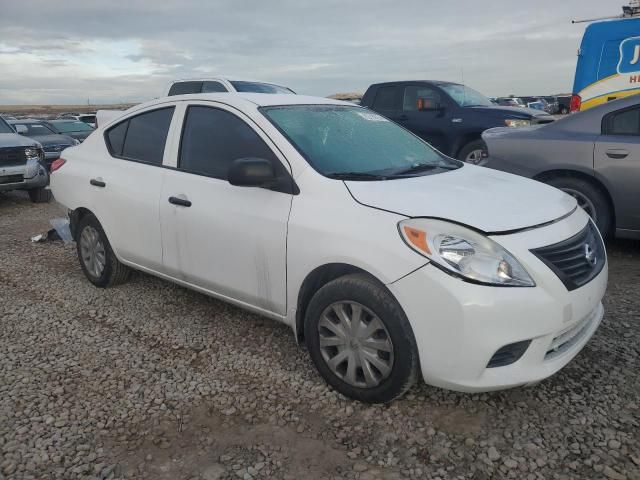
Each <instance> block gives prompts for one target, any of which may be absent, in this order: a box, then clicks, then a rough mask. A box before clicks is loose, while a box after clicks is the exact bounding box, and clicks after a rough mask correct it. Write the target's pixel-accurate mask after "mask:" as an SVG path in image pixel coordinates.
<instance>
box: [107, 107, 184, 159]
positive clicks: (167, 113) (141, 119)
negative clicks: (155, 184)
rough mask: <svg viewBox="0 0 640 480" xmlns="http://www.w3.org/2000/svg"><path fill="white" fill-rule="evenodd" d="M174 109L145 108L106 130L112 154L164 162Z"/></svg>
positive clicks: (125, 157)
mask: <svg viewBox="0 0 640 480" xmlns="http://www.w3.org/2000/svg"><path fill="white" fill-rule="evenodd" d="M173 110H174V108H173V107H169V108H161V109H159V110H153V111H151V112H145V113H142V114H140V115H136V116H135V117H131V118H129V119H127V120H125V121H124V122H121V123H119V124H118V125H116V126H115V127H112V128H110V129H109V130H107V133H106V136H107V144H108V145H107V146H108V147H109V151H110V152H111V154H112V155H114V156H116V157H121V158H124V159H127V160H136V161H139V162H145V163H151V164H154V165H162V157H163V156H164V146H165V143H166V142H167V133H168V132H169V126H170V125H171V118H172V117H173Z"/></svg>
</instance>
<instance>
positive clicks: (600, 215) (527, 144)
mask: <svg viewBox="0 0 640 480" xmlns="http://www.w3.org/2000/svg"><path fill="white" fill-rule="evenodd" d="M482 138H483V140H484V141H485V143H486V145H487V149H488V153H487V157H486V158H485V160H484V161H483V162H482V164H483V165H485V166H487V167H490V168H495V169H497V170H502V171H505V172H510V173H515V174H517V175H521V176H524V177H529V178H533V179H535V180H539V181H541V182H544V183H548V184H549V185H553V186H555V187H557V188H560V189H561V190H564V191H565V192H567V193H568V194H570V195H572V196H574V197H575V198H576V199H577V200H578V204H579V205H580V206H581V207H582V208H584V209H585V210H586V211H587V213H589V215H591V216H592V217H593V219H594V220H595V222H596V224H597V225H598V228H599V229H600V231H601V232H602V233H603V234H604V235H616V236H618V237H626V238H639V239H640V96H630V97H627V98H623V99H620V100H615V101H612V102H608V103H604V104H602V105H599V106H597V107H594V108H591V109H589V110H586V111H584V112H580V113H577V114H575V115H571V116H569V117H566V118H563V119H561V120H558V121H556V122H554V123H549V124H546V125H541V126H533V127H523V128H493V129H491V130H487V131H486V132H484V134H483V135H482Z"/></svg>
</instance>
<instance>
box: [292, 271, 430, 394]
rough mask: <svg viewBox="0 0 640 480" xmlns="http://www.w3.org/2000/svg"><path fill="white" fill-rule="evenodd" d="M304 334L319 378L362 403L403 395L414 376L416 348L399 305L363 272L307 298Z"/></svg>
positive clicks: (327, 286)
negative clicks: (308, 300)
mask: <svg viewBox="0 0 640 480" xmlns="http://www.w3.org/2000/svg"><path fill="white" fill-rule="evenodd" d="M304 333H305V339H306V344H307V348H308V350H309V354H310V356H311V359H312V360H313V363H314V364H315V366H316V368H317V369H318V371H319V372H320V374H321V375H322V377H323V378H324V379H325V380H326V381H327V383H328V384H329V385H331V386H332V387H333V388H334V389H336V390H337V391H338V392H340V393H341V394H343V395H345V396H347V397H350V398H353V399H355V400H359V401H362V402H367V403H388V402H391V401H393V400H395V399H396V398H398V397H400V396H402V395H403V394H404V393H405V392H406V391H407V390H408V389H409V388H410V387H411V385H413V384H414V382H415V381H416V378H417V377H418V348H417V346H416V341H415V338H414V336H413V331H412V330H411V326H410V325H409V321H408V320H407V317H406V316H405V314H404V312H403V310H402V308H401V307H400V305H399V304H398V302H397V301H396V300H395V298H393V296H392V295H391V294H390V293H389V292H388V291H387V290H386V289H385V288H384V287H383V286H382V285H379V284H377V283H376V282H375V281H374V280H372V279H370V278H369V277H368V276H366V275H364V274H354V275H346V276H344V277H340V278H338V279H336V280H333V281H331V282H329V283H327V284H326V285H324V286H323V287H322V288H320V290H318V291H317V292H316V294H315V295H314V296H313V298H312V299H311V302H310V303H309V306H308V308H307V313H306V316H305V325H304Z"/></svg>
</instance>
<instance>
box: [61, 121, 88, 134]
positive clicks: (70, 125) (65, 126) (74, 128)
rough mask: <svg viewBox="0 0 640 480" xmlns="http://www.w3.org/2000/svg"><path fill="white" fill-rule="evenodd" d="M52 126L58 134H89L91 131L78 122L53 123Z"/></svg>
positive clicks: (84, 124) (85, 125)
mask: <svg viewBox="0 0 640 480" xmlns="http://www.w3.org/2000/svg"><path fill="white" fill-rule="evenodd" d="M53 126H54V127H56V130H58V132H60V133H68V132H90V131H92V130H93V128H91V127H90V126H89V125H87V124H86V123H84V122H81V121H79V120H78V121H76V122H54V123H53Z"/></svg>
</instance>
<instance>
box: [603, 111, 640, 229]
mask: <svg viewBox="0 0 640 480" xmlns="http://www.w3.org/2000/svg"><path fill="white" fill-rule="evenodd" d="M594 155H595V157H594V160H595V162H594V163H595V165H594V167H595V171H596V174H597V175H598V177H600V178H602V179H603V180H604V181H606V183H607V184H608V186H609V192H610V194H611V196H612V197H613V201H614V203H615V205H616V227H617V228H619V229H629V230H637V229H638V228H640V107H637V106H635V107H632V108H627V109H623V110H618V111H616V112H612V113H610V114H609V115H607V116H606V117H605V118H604V120H603V132H602V135H601V136H600V137H598V140H597V141H596V145H595V151H594Z"/></svg>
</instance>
